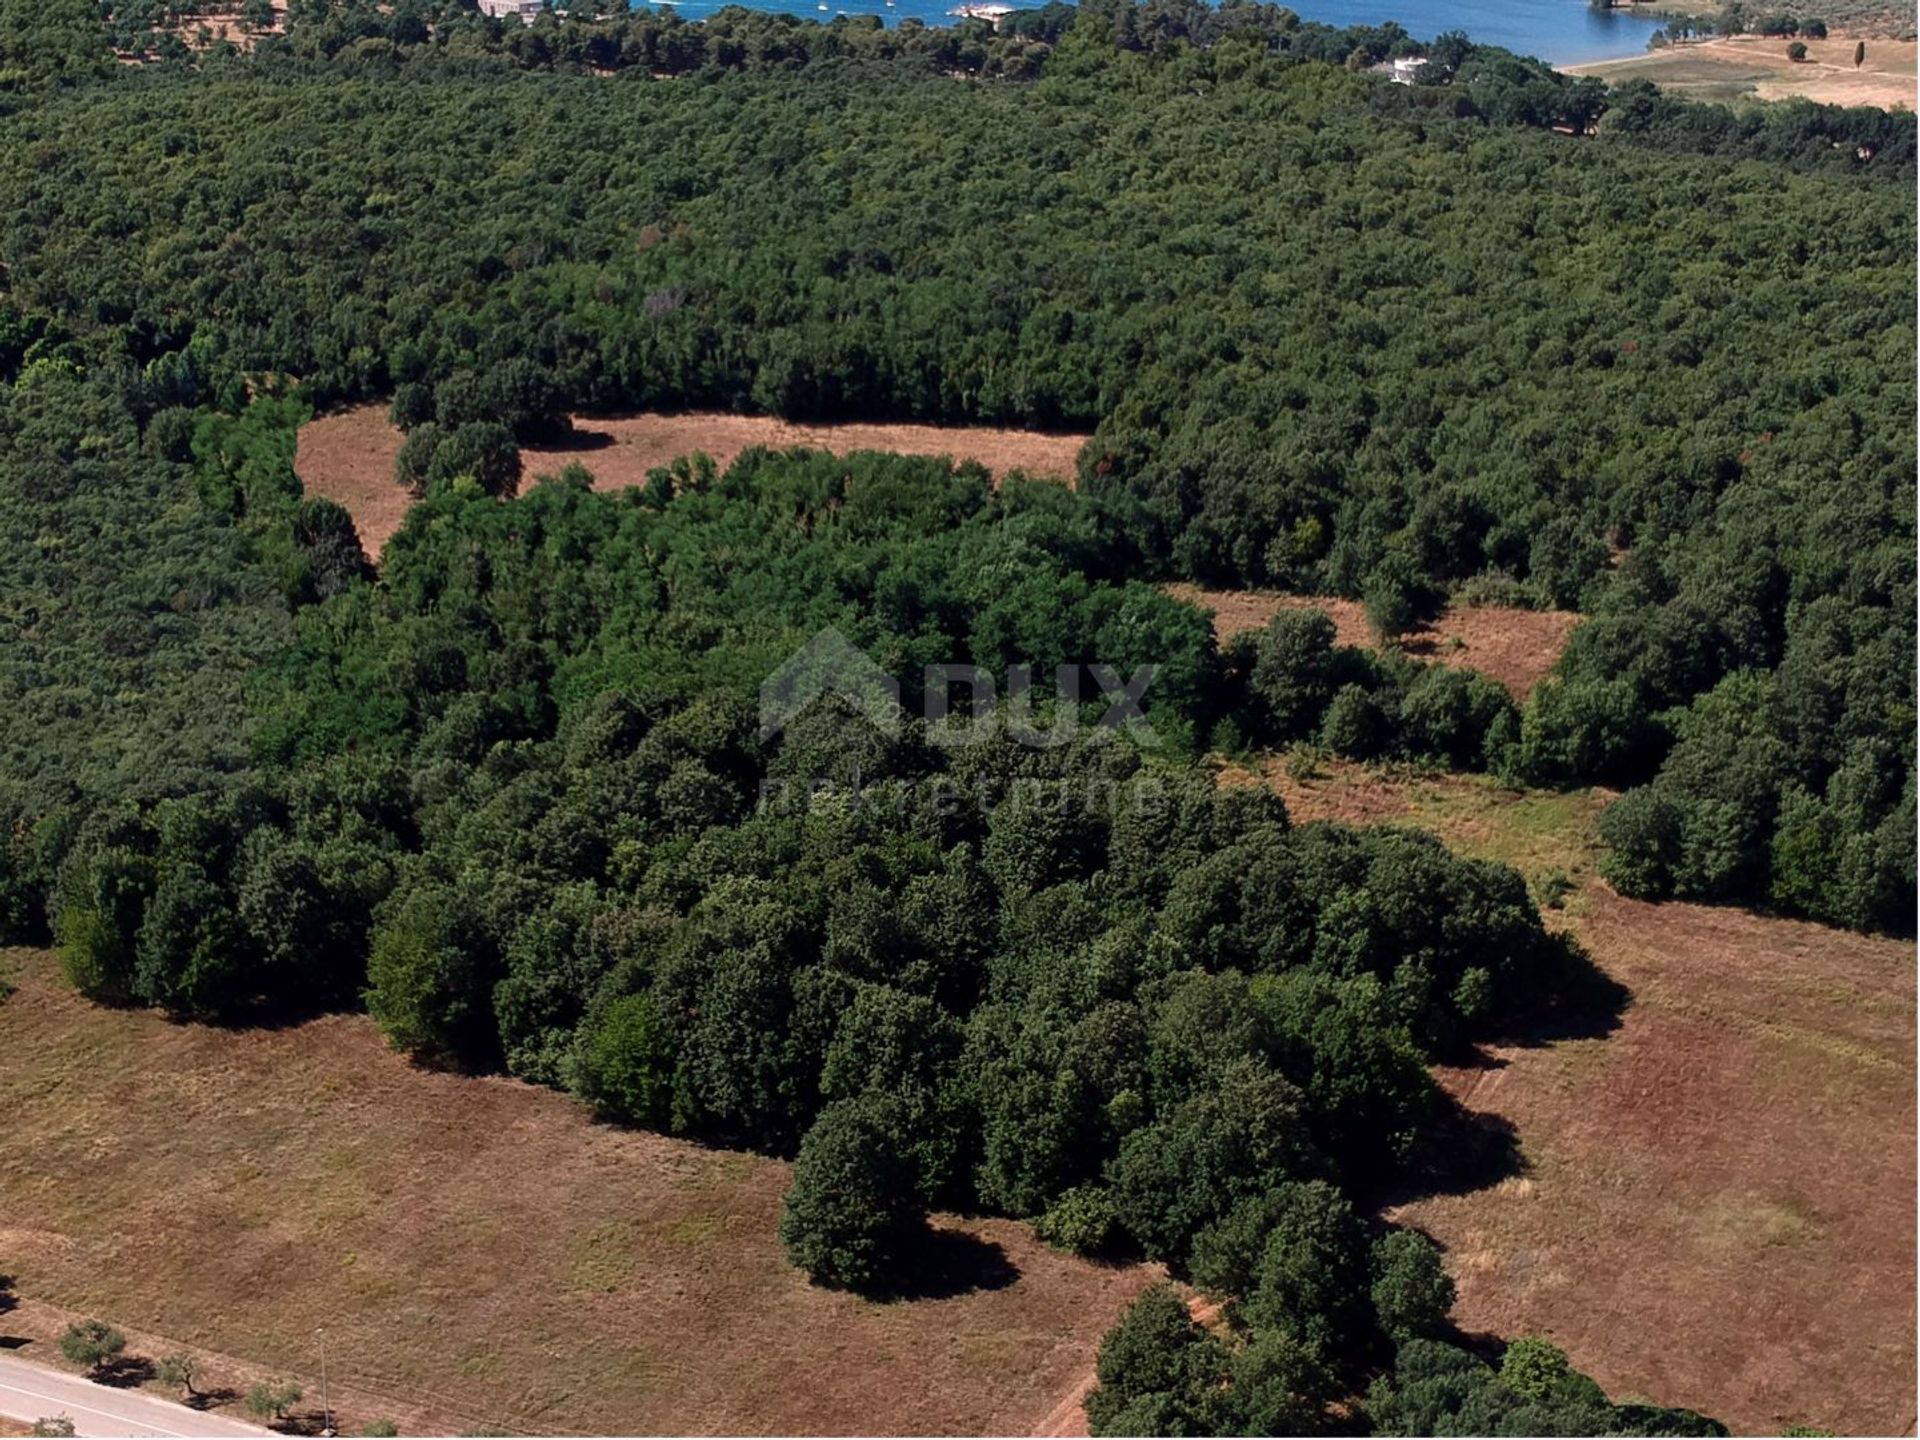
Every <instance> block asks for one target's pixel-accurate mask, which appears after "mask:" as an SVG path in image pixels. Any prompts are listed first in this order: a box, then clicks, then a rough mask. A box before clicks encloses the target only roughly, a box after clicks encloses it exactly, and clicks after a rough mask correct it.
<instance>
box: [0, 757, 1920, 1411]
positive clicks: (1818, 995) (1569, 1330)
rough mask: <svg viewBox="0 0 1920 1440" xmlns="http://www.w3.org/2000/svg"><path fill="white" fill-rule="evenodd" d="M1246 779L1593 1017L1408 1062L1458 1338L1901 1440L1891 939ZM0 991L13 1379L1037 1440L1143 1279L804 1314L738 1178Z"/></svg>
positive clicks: (1029, 1269)
mask: <svg viewBox="0 0 1920 1440" xmlns="http://www.w3.org/2000/svg"><path fill="white" fill-rule="evenodd" d="M1260 769H1261V773H1262V774H1263V775H1265V776H1266V777H1267V778H1269V779H1271V780H1272V782H1273V783H1274V784H1276V785H1277V786H1278V788H1279V789H1280V790H1281V791H1282V793H1283V794H1284V795H1285V796H1286V798H1287V801H1288V804H1289V806H1290V808H1291V809H1292V811H1293V814H1294V816H1295V818H1296V820H1298V821H1302V822H1304V821H1310V820H1314V819H1323V818H1338V819H1346V820H1353V821H1358V822H1362V823H1396V824H1407V825H1413V826H1418V827H1420V828H1424V829H1428V830H1431V831H1433V832H1435V833H1437V834H1438V835H1440V836H1441V838H1443V839H1444V840H1446V841H1447V842H1448V843H1449V844H1451V845H1453V846H1454V847H1455V848H1456V849H1458V850H1461V851H1463V852H1466V853H1471V854H1479V855H1484V856H1487V857H1489V858H1495V859H1499V860H1502V861H1504V862H1506V863H1509V864H1512V865H1514V866H1516V867H1517V868H1518V869H1519V870H1520V871H1521V872H1522V873H1523V874H1524V875H1526V876H1527V877H1528V879H1529V881H1530V883H1531V884H1532V885H1533V887H1534V890H1535V893H1536V894H1538V895H1540V896H1541V897H1542V899H1543V900H1546V901H1550V902H1551V904H1552V907H1553V908H1550V909H1548V910H1547V911H1546V913H1547V915H1548V918H1549V922H1550V923H1551V924H1553V925H1555V926H1558V927H1563V928H1566V929H1568V930H1570V931H1571V932H1572V933H1573V934H1574V935H1575V936H1576V937H1577V938H1578V939H1579V940H1580V941H1581V943H1582V944H1583V945H1584V946H1585V947H1586V949H1587V951H1588V953H1589V954H1590V955H1591V956H1592V958H1593V960H1594V962H1595V963H1596V965H1597V966H1598V967H1599V968H1600V969H1601V970H1602V971H1604V972H1605V973H1606V975H1607V976H1609V977H1610V978H1611V979H1612V980H1613V981H1615V982H1617V984H1618V985H1619V986H1620V987H1622V988H1623V991H1624V996H1625V998H1624V1003H1623V1006H1622V1008H1621V1010H1620V1012H1619V1014H1618V1016H1617V1018H1615V1019H1612V1020H1610V1021H1609V1022H1608V1023H1607V1024H1605V1025H1601V1026H1596V1027H1594V1029H1593V1033H1591V1034H1590V1035H1588V1036H1586V1037H1584V1038H1571V1039H1556V1040H1552V1041H1544V1042H1543V1041H1540V1040H1538V1039H1535V1040H1529V1041H1527V1042H1525V1043H1513V1044H1499V1045H1490V1046H1487V1047H1484V1049H1483V1050H1482V1051H1481V1052H1480V1053H1479V1054H1478V1055H1477V1057H1476V1058H1475V1059H1474V1061H1473V1062H1472V1063H1470V1064H1463V1065H1459V1066H1454V1067H1449V1068H1447V1069H1445V1070H1443V1071H1442V1072H1441V1079H1442V1082H1443V1084H1444V1085H1445V1086H1446V1088H1447V1089H1448V1090H1449V1092H1450V1093H1451V1094H1452V1095H1453V1096H1454V1097H1455V1098H1456V1100H1457V1101H1458V1102H1459V1103H1460V1104H1461V1105H1462V1106H1463V1107H1464V1108H1465V1109H1466V1110H1467V1111H1469V1112H1471V1113H1472V1114H1473V1115H1474V1116H1477V1117H1481V1118H1482V1120H1483V1121H1484V1122H1485V1123H1486V1124H1488V1125H1489V1126H1491V1127H1495V1128H1499V1129H1507V1128H1509V1127H1510V1128H1511V1132H1512V1134H1513V1136H1514V1138H1515V1141H1516V1143H1517V1146H1518V1152H1519V1156H1520V1163H1519V1166H1518V1168H1517V1170H1516V1171H1515V1172H1514V1173H1512V1174H1510V1175H1508V1176H1507V1178H1505V1179H1502V1180H1501V1181H1500V1182H1499V1183H1497V1184H1493V1185H1488V1186H1484V1187H1482V1188H1479V1189H1474V1190H1470V1191H1466V1192H1465V1193H1458V1194H1440V1195H1425V1196H1419V1197H1414V1198H1410V1199H1406V1200H1405V1201H1404V1203H1402V1204H1400V1205H1399V1206H1397V1207H1396V1209H1395V1210H1394V1212H1393V1213H1394V1214H1395V1216H1396V1218H1398V1219H1400V1220H1402V1221H1404V1222H1406V1223H1410V1224H1414V1225H1417V1226H1419V1227H1420V1228H1422V1229H1425V1230H1427V1231H1428V1232H1429V1233H1431V1234H1432V1235H1433V1236H1434V1237H1435V1238H1436V1239H1437V1240H1439V1241H1440V1242H1441V1243H1442V1244H1443V1245H1444V1246H1445V1247H1446V1249H1447V1253H1448V1264H1449V1267H1450V1268H1451V1270H1452V1271H1453V1273H1454V1275H1455V1277H1456V1279H1457V1281H1458V1283H1459V1286H1460V1301H1459V1305H1458V1307H1457V1308H1456V1312H1455V1313H1456V1318H1457V1319H1458V1320H1459V1322H1460V1323H1461V1324H1462V1326H1463V1327H1464V1328H1466V1329H1467V1330H1469V1331H1472V1332H1484V1333H1491V1334H1497V1335H1501V1336H1507V1337H1511V1336H1514V1335H1519V1334H1529V1333H1532V1334H1545V1335H1547V1336H1550V1337H1551V1338H1552V1339H1554V1340H1555V1341H1556V1342H1557V1343H1559V1344H1561V1345H1562V1346H1564V1347H1565V1348H1566V1349H1567V1350H1568V1352H1569V1353H1570V1354H1571V1355H1572V1357H1573V1359H1574V1361H1575V1363H1576V1364H1578V1365H1579V1366H1581V1368H1583V1369H1585V1370H1587V1371H1588V1372H1590V1373H1591V1374H1593V1375H1594V1376H1595V1378H1597V1379H1598V1380H1599V1381H1600V1382H1601V1383H1602V1384H1603V1385H1605V1386H1606V1387H1607V1388H1608V1390H1609V1391H1610V1392H1612V1393H1614V1394H1616V1395H1619V1396H1640V1397H1645V1398H1649V1399H1652V1400H1656V1401H1659V1402H1661V1403H1665V1404H1682V1405H1688V1406H1692V1407H1694V1408H1697V1409H1701V1410H1704V1411H1706V1412H1708V1413H1711V1414H1715V1415H1718V1416H1720V1417H1721V1418H1723V1419H1725V1420H1726V1421H1728V1422H1729V1423H1730V1424H1731V1425H1732V1426H1733V1427H1734V1428H1735V1429H1736V1430H1738V1431H1742V1432H1747V1433H1777V1432H1778V1431H1779V1430H1780V1429H1781V1428H1782V1427H1784V1426H1785V1425H1788V1424H1793V1423H1799V1424H1809V1425H1814V1426H1817V1427H1820V1428H1823V1429H1827V1430H1830V1431H1834V1432H1837V1433H1842V1434H1847V1433H1855V1434H1859V1433H1869V1434H1892V1433H1912V1431H1913V1429H1914V1424H1915V1413H1914V1393H1915V1373H1914V1347H1915V1323H1914V1315H1915V1312H1914V1299H1915V1297H1914V1273H1915V1263H1916V1256H1915V1239H1914V1237H1915V1223H1916V1214H1915V1185H1916V1175H1915V1160H1914V1147H1913V1134H1914V1127H1915V1120H1916V1116H1915V1081H1914V1043H1915V1009H1914V1006H1915V982H1914V964H1913V954H1912V949H1911V947H1910V946H1908V945H1906V944H1904V943H1902V942H1898V941H1891V940H1884V939H1874V938H1869V937H1862V936H1858V935H1850V934H1846V933H1843V932H1839V931H1833V930H1827V929H1824V928H1822V927H1819V926H1814V925H1808V924H1802V923H1799V922H1795V921H1788V920H1778V919H1770V918H1764V917H1760V916H1755V915H1752V914H1749V913H1746V912H1742V911H1738V910H1731V909H1715V908H1709V907H1704V906H1695V905H1658V906H1656V905H1648V904H1642V903H1639V902H1635V901H1629V900H1624V899H1622V898H1620V897H1618V896H1617V895H1615V894H1613V892H1612V891H1611V890H1609V889H1608V888H1607V887H1606V886H1605V884H1604V883H1603V882H1601V881H1600V880H1599V878H1598V874H1597V860H1598V855H1599V848H1598V844H1597V840H1596V838H1595V833H1594V824H1595V820H1596V819H1597V817H1598V815H1599V813H1600V811H1601V810H1602V809H1603V808H1604V806H1605V804H1606V803H1607V800H1608V796H1607V795H1606V794H1604V793H1603V792H1593V791H1581V792H1572V793H1567V794H1547V793H1518V792H1513V791H1509V790H1506V789H1503V788H1502V787H1500V786H1499V785H1497V784H1495V783H1493V782H1491V781H1489V780H1486V779H1484V778H1480V777H1470V776H1453V775H1423V774H1419V773H1416V772H1410V771H1382V770H1368V769H1365V768H1363V767H1359V766H1355V765H1350V764H1346V763H1343V762H1337V761H1336V762H1320V763H1318V764H1317V765H1315V766H1313V767H1309V768H1306V769H1297V772H1296V773H1291V774H1290V773H1288V767H1287V766H1285V765H1284V764H1283V763H1282V762H1281V761H1279V760H1273V761H1269V762H1266V763H1264V764H1263V765H1262V766H1261V767H1260ZM1222 778H1223V780H1224V781H1226V782H1229V783H1230V782H1234V781H1240V782H1244V781H1246V780H1249V779H1251V778H1253V772H1252V771H1250V770H1249V769H1247V768H1245V767H1237V768H1230V769H1229V770H1227V771H1226V773H1225V774H1224V775H1223V777H1222ZM0 961H4V963H6V964H8V965H9V966H10V967H11V969H12V970H13V972H14V974H15V978H16V980H17V982H18V988H17V991H16V993H15V994H14V995H13V996H12V998H10V999H9V1000H7V1001H5V1003H0V1054H4V1055H5V1056H6V1064H5V1065H4V1066H0V1113H4V1114H6V1115H7V1116H8V1117H9V1124H8V1125H6V1126H4V1127H0V1270H5V1271H11V1272H13V1273H14V1274H15V1275H16V1276H17V1278H18V1290H19V1294H20V1296H21V1297H22V1298H21V1302H20V1304H19V1305H18V1307H17V1308H16V1309H15V1310H13V1311H12V1312H11V1313H8V1314H6V1315H4V1316H0V1343H6V1342H7V1341H8V1339H9V1338H11V1339H16V1340H22V1339H23V1340H25V1341H27V1342H28V1344H27V1346H26V1348H25V1351H24V1353H27V1354H28V1355H34V1354H40V1355H41V1356H42V1357H43V1358H44V1356H45V1353H46V1352H47V1351H50V1350H51V1348H52V1345H51V1341H52V1337H53V1336H55V1335H56V1334H57V1333H58V1330H59V1328H60V1326H61V1325H63V1324H64V1323H65V1322H66V1321H67V1320H68V1319H70V1318H72V1317H73V1316H74V1315H77V1314H92V1313H97V1314H101V1315H104V1316H106V1317H108V1318H110V1319H112V1320H113V1321H114V1322H115V1323H117V1324H120V1325H121V1326H122V1327H123V1328H125V1329H127V1330H128V1332H129V1334H130V1335H131V1337H132V1338H133V1340H134V1349H135V1350H136V1351H137V1352H139V1353H143V1354H147V1355H153V1354H158V1353H162V1351H163V1350H164V1349H166V1348H173V1347H175V1346H178V1345H186V1346H191V1347H193V1348H195V1349H196V1350H198V1351H199V1352H201V1353H202V1354H203V1355H205V1356H206V1357H207V1361H208V1363H207V1367H206V1374H207V1375H208V1376H209V1377H210V1380H211V1383H212V1384H213V1385H214V1386H215V1387H216V1388H221V1389H225V1390H227V1391H230V1392H238V1391H242V1390H244V1388H245V1387H246V1385H247V1384H249V1383H251V1382H252V1381H253V1380H255V1379H258V1378H261V1377H262V1376H264V1375H267V1374H290V1375H294V1376H296V1377H298V1378H300V1379H301V1380H302V1381H304V1382H305V1383H306V1384H307V1388H308V1400H307V1405H308V1407H309V1408H311V1406H312V1403H313V1401H314V1400H315V1398H316V1393H317V1392H316V1390H315V1385H314V1380H315V1375H316V1369H317V1360H316V1357H317V1342H316V1338H315V1332H316V1331H317V1330H318V1329H320V1328H321V1327H323V1326H324V1327H325V1329H326V1333H327V1345H328V1354H329V1362H330V1368H331V1372H332V1381H333V1386H332V1388H333V1402H334V1407H335V1409H336V1411H338V1412H341V1415H342V1416H343V1417H344V1423H343V1429H344V1428H346V1427H350V1426H356V1425H358V1424H361V1423H364V1422H365V1421H367V1420H369V1419H372V1418H378V1417H390V1418H394V1419H396V1420H398V1421H399V1422H400V1424H401V1425H402V1427H403V1429H406V1430H408V1431H410V1432H413V1433H421V1432H428V1431H436V1432H444V1431H465V1432H467V1433H472V1432H473V1431H475V1430H507V1431H514V1432H522V1433H542V1432H555V1431H563V1430H569V1429H572V1430H583V1429H584V1430H600V1431H612V1432H616V1433H618V1432H623V1431H624V1432H628V1433H633V1432H647V1431H653V1430H685V1431H689V1432H695V1433H720V1432H730V1431H731V1432H755V1433H764V1432H783V1431H784V1432H795V1433H809V1432H820V1431H834V1430H846V1431H853V1432H857V1433H873V1432H898V1433H926V1432H936V1431H961V1432H984V1433H1042V1434H1073V1433H1081V1431H1082V1429H1083V1426H1084V1417H1083V1416H1082V1415H1081V1413H1080V1411H1079V1408H1078V1398H1079V1396H1080V1395H1081V1394H1082V1393H1084V1389H1085V1386H1086V1384H1087V1380H1088V1370H1089V1365H1090V1360H1091V1357H1092V1354H1093V1352H1094V1348H1095V1346H1096V1345H1097V1343H1098V1338H1099V1336H1100V1334H1101V1333H1102V1332H1103V1331H1104V1330H1105V1328H1106V1327H1107V1326H1108V1325H1109V1324H1110V1323H1111V1322H1112V1320H1113V1319H1114V1318H1115V1317H1116V1316H1117V1315H1118V1314H1119V1312H1120V1311H1121V1310H1122V1309H1123V1308H1124V1306H1125V1304H1126V1302H1127V1301H1128V1300H1129V1299H1130V1298H1131V1297H1132V1295H1134V1294H1135V1293H1137V1291H1138V1290H1139V1288H1140V1287H1141V1286H1142V1285H1143V1284H1145V1283H1146V1281H1147V1279H1148V1278H1149V1275H1150V1273H1151V1272H1149V1271H1148V1270H1147V1269H1145V1268H1144V1267H1130V1268H1102V1267H1098V1266H1093V1265H1088V1264H1084V1263H1080V1262H1077V1261H1073V1260H1069V1259H1067V1258H1064V1257H1061V1256H1058V1255H1055V1254H1052V1253H1051V1252H1048V1251H1046V1250H1045V1249H1044V1248H1043V1247H1040V1246H1038V1245H1037V1244H1036V1243H1035V1242H1034V1241H1033V1239H1032V1238H1031V1235H1030V1233H1029V1232H1028V1231H1027V1230H1026V1229H1025V1227H1023V1226H1020V1225H1016V1224H1012V1223H1008V1222H998V1221H984V1222H983V1221H968V1222H960V1221H956V1220H952V1219H946V1220H943V1221H942V1224H943V1225H945V1226H947V1227H951V1228H953V1229H956V1230H963V1231H964V1232H965V1233H967V1234H969V1235H971V1236H973V1237H975V1238H976V1239H977V1240H978V1241H980V1242H983V1245H984V1246H987V1247H998V1248H999V1255H998V1256H997V1257H994V1256H993V1254H992V1251H991V1250H989V1249H982V1248H975V1249H974V1250H973V1253H974V1255H975V1256H976V1257H980V1256H985V1257H989V1258H993V1259H995V1260H996V1261H1003V1262H1004V1269H1003V1270H999V1266H998V1264H995V1265H987V1266H983V1267H982V1268H981V1270H980V1272H979V1275H980V1279H981V1280H982V1281H984V1283H980V1284H977V1285H973V1286H972V1287H971V1288H970V1287H969V1285H968V1284H961V1285H957V1286H955V1287H954V1291H955V1293H952V1294H950V1295H946V1296H944V1297H941V1298H924V1299H919V1300H913V1301H907V1302H901V1303H895V1304H890V1305H877V1304H871V1303H867V1302H863V1301H860V1300H857V1299H853V1298H851V1297H847V1296H843V1295H834V1294H831V1293H828V1292H824V1291H820V1290H816V1289H813V1288H811V1287H809V1286H808V1285H806V1284H805V1283H804V1281H803V1280H802V1279H801V1278H800V1277H799V1276H798V1274H797V1273H796V1272H794V1271H793V1270H792V1269H790V1268H789V1267H788V1266H787V1265H786V1263H785V1260H784V1258H783V1257H782V1255H781V1253H780V1249H779V1246H778V1243H777V1241H776V1240H775V1237H774V1224H775V1217H776V1215H777V1211H778V1207H779V1201H780V1195H781V1193H782V1191H783V1189H784V1186H785V1167H784V1166H782V1165H780V1164H778V1163H777V1162H774V1161H770V1160H764V1159H761V1158H758V1157H754V1156H750V1155H743V1154H736V1153H729V1152H721V1151H713V1150H706V1149H702V1148H700V1147H697V1146H693V1145H688V1144H684V1143H681V1142H677V1141H673V1140H669V1139H665V1138H663V1137H659V1136H655V1135H648V1134H642V1133H635V1132H627V1131H620V1130H615V1129H611V1128H608V1127H604V1126H599V1125H595V1124H593V1123H591V1122H590V1121H588V1120H587V1119H586V1118H585V1116H584V1115H583V1114H582V1113H581V1111H580V1110H579V1108H578V1107H577V1106H576V1105H574V1104H573V1103H572V1102H570V1101H568V1100H567V1099H565V1098H564V1097H562V1096H559V1095H556V1094H552V1093H550V1092H547V1091H543V1090H538V1089H533V1088H530V1087H527V1086H524V1085H520V1084H517V1083H514V1082H511V1081H507V1080H500V1079H471V1078H465V1077H459V1076H452V1075H442V1074H434V1073H429V1072H423V1071H419V1070H416V1069H413V1068H411V1067H409V1066H408V1065H406V1064H405V1063H404V1062H402V1061H401V1060H400V1059H398V1058H397V1057H395V1056H394V1055H392V1054H391V1053H389V1052H388V1051H387V1050H386V1049H385V1048H384V1047H383V1046H382V1045H381V1044H380V1042H379V1040H378V1038H377V1037H376V1036H375V1034H374V1032H373V1031H372V1028H371V1027H370V1026H369V1025H368V1024H367V1022H365V1021H364V1020H363V1019H360V1018H357V1017H348V1016H336V1017H329V1018H325V1019H321V1020H317V1021H313V1022H309V1023H307V1024H304V1025H299V1026H295V1027H290V1028H287V1029H282V1030H274V1031H251V1032H230V1031H222V1030H218V1029H211V1028H206V1027H198V1026H178V1025H173V1024H170V1023H168V1022H167V1021H165V1020H163V1019H161V1018H159V1017H157V1016H154V1015H150V1014H144V1013H128V1012H116V1011H110V1010H103V1009H97V1008H94V1007H91V1006H88V1005H86V1004H84V1003H82V1002H80V1001H79V1000H77V999H76V998H75V997H73V996H72V995H71V994H69V993H68V992H67V991H66V990H65V989H64V987H62V986H61V984H60V983H59V981H58V980H57V979H56V978H55V976H54V974H53V969H52V965H51V962H50V960H49V958H48V957H47V956H46V955H45V954H43V953H41V952H33V951H15V952H7V953H5V954H3V955H0ZM996 1270H999V1273H997V1274H996V1273H995V1272H996ZM235 1357H240V1358H235ZM229 1403H230V1402H229Z"/></svg>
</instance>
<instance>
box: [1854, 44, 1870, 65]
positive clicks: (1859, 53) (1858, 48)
mask: <svg viewBox="0 0 1920 1440" xmlns="http://www.w3.org/2000/svg"><path fill="white" fill-rule="evenodd" d="M1866 60H1867V42H1866V41H1864V40H1862V41H1859V42H1858V43H1857V44H1855V45H1854V47H1853V68H1854V69H1856V70H1858V69H1859V68H1860V67H1861V66H1862V65H1864V64H1865V63H1866Z"/></svg>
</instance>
